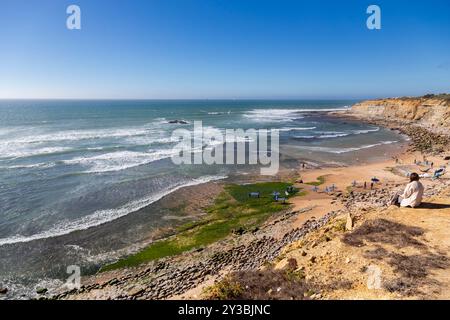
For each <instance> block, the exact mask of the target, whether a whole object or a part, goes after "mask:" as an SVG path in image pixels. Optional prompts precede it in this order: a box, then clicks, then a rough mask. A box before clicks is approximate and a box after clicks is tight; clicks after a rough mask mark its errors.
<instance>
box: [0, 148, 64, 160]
mask: <svg viewBox="0 0 450 320" xmlns="http://www.w3.org/2000/svg"><path fill="white" fill-rule="evenodd" d="M70 150H71V148H69V147H44V148H30V149H27V148H24V147H18V148H13V147H12V146H6V147H5V146H2V145H0V159H6V158H25V157H32V156H37V155H51V154H57V153H62V152H67V151H70Z"/></svg>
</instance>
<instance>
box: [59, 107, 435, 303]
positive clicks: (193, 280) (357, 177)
mask: <svg viewBox="0 0 450 320" xmlns="http://www.w3.org/2000/svg"><path fill="white" fill-rule="evenodd" d="M331 115H332V116H337V117H348V118H353V115H352V114H349V113H345V114H343V113H342V112H340V113H339V114H331ZM359 121H364V120H362V119H359ZM367 121H368V122H369V121H370V122H369V123H372V124H376V125H382V123H380V122H378V121H377V122H373V121H372V120H367ZM383 125H384V126H387V127H388V128H390V129H392V130H399V131H400V132H402V133H403V134H408V133H409V131H406V130H401V129H399V128H398V124H392V123H383ZM420 150H421V149H420V145H417V140H414V139H411V141H410V143H409V146H408V147H405V148H403V149H402V150H399V153H398V154H397V155H394V156H392V157H389V158H388V159H385V160H383V161H377V162H374V163H368V164H360V165H351V166H346V167H335V166H333V167H329V168H327V167H321V168H306V169H304V170H302V168H299V169H298V170H297V171H296V173H295V174H294V176H296V177H297V181H296V184H295V186H296V187H299V188H301V189H303V190H308V194H307V195H305V196H303V197H296V198H293V199H292V202H291V203H292V209H291V210H289V211H287V212H284V213H282V214H277V215H274V216H273V217H271V218H269V219H268V220H267V221H266V222H265V223H264V224H263V226H262V227H261V228H260V230H258V232H256V233H253V234H250V235H249V234H244V235H241V236H238V237H236V236H232V237H231V239H230V237H228V238H227V239H225V240H221V241H218V242H217V243H214V244H212V245H210V246H208V247H207V248H202V250H201V251H196V250H194V251H190V252H185V253H182V254H180V255H178V256H175V257H169V258H163V259H161V260H159V261H153V262H149V263H146V264H144V265H141V266H138V267H136V268H132V269H122V270H114V271H108V272H104V273H100V274H97V275H94V276H91V277H88V278H87V279H84V282H83V283H84V285H83V287H82V289H81V292H79V291H77V290H74V291H71V292H67V291H66V292H64V293H61V294H58V295H56V296H54V297H55V298H58V299H78V298H81V299H85V298H87V299H90V298H94V299H99V298H100V299H101V298H105V297H110V298H115V299H136V298H143V299H168V298H183V299H196V298H199V295H200V293H201V291H202V288H204V287H205V286H207V285H211V284H212V283H214V282H215V281H217V279H220V278H222V277H223V276H224V275H225V274H227V273H228V272H230V271H233V270H245V269H249V268H250V269H251V268H259V267H261V265H263V264H264V262H267V261H270V260H273V259H275V258H276V256H277V255H278V254H279V253H280V252H281V250H282V248H283V247H284V246H286V245H288V244H289V243H292V242H294V241H297V240H299V239H300V238H301V237H303V236H304V235H305V234H307V233H309V232H311V231H313V230H316V229H317V228H318V227H319V226H320V225H323V224H325V223H326V222H328V221H329V220H330V219H332V218H333V217H335V216H336V215H342V214H344V213H345V212H348V210H349V209H348V208H349V205H348V203H349V202H348V201H341V200H342V199H340V198H341V197H342V194H343V193H345V191H348V188H349V186H350V185H351V184H352V183H353V182H354V181H356V182H357V186H356V187H355V192H356V191H364V190H363V188H362V183H363V181H364V182H368V184H367V186H368V187H367V188H368V189H369V188H370V187H369V186H370V182H369V181H370V178H371V176H377V178H379V179H380V180H382V181H383V187H380V186H379V185H376V186H375V187H374V190H370V192H374V193H377V192H381V197H382V199H384V200H386V199H385V197H386V196H389V193H390V191H392V190H395V189H398V188H399V186H401V185H403V184H404V183H405V182H406V181H407V180H406V177H402V176H399V175H398V174H395V173H393V172H392V171H389V170H386V169H387V168H392V167H395V166H396V165H399V164H404V165H410V164H412V163H413V161H414V160H415V159H417V158H419V157H420V156H421V152H420ZM430 159H433V160H434V161H436V162H435V163H436V164H440V162H441V159H440V156H439V154H436V155H434V156H432V157H431V158H430ZM349 172H351V173H352V174H348V173H349ZM290 174H291V175H292V170H290ZM299 174H300V175H299ZM318 177H326V178H325V181H326V182H325V183H326V185H329V184H330V185H331V184H332V185H334V186H335V187H336V192H332V193H330V194H328V193H326V194H325V193H323V192H317V193H316V192H312V191H311V185H310V184H305V183H311V182H314V181H315V180H316V179H317V178H318ZM256 180H257V179H256ZM300 180H303V182H305V183H303V184H302V183H299V182H300ZM221 183H223V182H221ZM426 185H427V187H428V188H429V187H430V186H429V184H428V183H426ZM364 192H365V191H364ZM350 202H352V201H350ZM353 202H355V201H353ZM353 202H352V203H353ZM356 202H357V201H356ZM375 204H376V205H382V206H384V205H385V203H383V201H380V195H378V198H377V199H375ZM355 208H357V209H358V210H359V209H360V207H359V205H356V207H355ZM255 243H256V244H255ZM236 248H240V249H239V250H242V251H243V252H245V255H246V256H251V257H252V258H253V259H250V260H252V263H249V262H248V261H247V263H245V262H242V261H240V258H239V256H240V255H239V250H236ZM249 248H268V249H267V250H268V252H264V251H265V250H264V249H249ZM255 250H256V252H254V251H255ZM258 250H259V251H262V252H264V253H262V254H261V252H258ZM218 252H225V253H226V252H228V253H230V254H231V256H233V257H234V258H229V259H228V260H227V259H225V258H224V259H222V260H220V259H219V260H217V261H216V260H214V259H217V258H214V259H213V260H212V261H211V257H214V256H215V254H217V253H218ZM224 255H225V256H226V255H227V254H224ZM256 256H259V258H256ZM186 261H189V262H186ZM193 261H196V262H199V261H200V266H199V265H197V264H196V263H195V262H193ZM201 261H209V262H208V263H207V264H203V263H201ZM258 264H259V265H258ZM205 269H212V270H205ZM172 272H173V273H174V276H170V275H169V273H172ZM160 274H162V275H161V276H160ZM180 278H181V279H183V281H182V282H179V280H180ZM119 279H120V280H119ZM143 279H147V280H146V281H149V280H150V279H157V280H156V285H155V287H154V289H151V290H147V289H143V290H134V291H133V289H130V288H135V287H136V286H137V287H138V288H141V287H142V286H141V287H140V286H139V285H136V282H138V283H141V281H142V280H143ZM175 280H176V281H175ZM175 282H176V283H179V284H180V286H178V287H177V288H174V285H173V284H174V283H175ZM159 286H160V288H159ZM135 291H136V292H138V291H141V292H139V293H137V294H136V293H135ZM130 292H131V293H132V294H129V293H130ZM133 293H134V294H133Z"/></svg>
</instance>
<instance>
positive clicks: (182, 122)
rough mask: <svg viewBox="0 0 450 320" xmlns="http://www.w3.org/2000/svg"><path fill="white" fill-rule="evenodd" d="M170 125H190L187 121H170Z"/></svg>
mask: <svg viewBox="0 0 450 320" xmlns="http://www.w3.org/2000/svg"><path fill="white" fill-rule="evenodd" d="M168 123H170V124H189V122H187V121H185V120H169V121H168Z"/></svg>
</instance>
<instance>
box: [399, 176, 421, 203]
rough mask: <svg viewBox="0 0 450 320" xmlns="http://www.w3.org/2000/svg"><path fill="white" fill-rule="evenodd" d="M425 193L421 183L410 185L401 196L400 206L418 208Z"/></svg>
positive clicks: (411, 183) (415, 182) (416, 182)
mask: <svg viewBox="0 0 450 320" xmlns="http://www.w3.org/2000/svg"><path fill="white" fill-rule="evenodd" d="M423 191H424V188H423V185H422V183H420V182H419V181H413V182H410V183H408V185H407V186H406V188H405V191H403V194H402V195H401V196H400V197H401V198H402V201H401V202H400V206H402V207H408V206H410V207H412V208H415V207H418V206H419V205H420V204H421V203H422V198H423Z"/></svg>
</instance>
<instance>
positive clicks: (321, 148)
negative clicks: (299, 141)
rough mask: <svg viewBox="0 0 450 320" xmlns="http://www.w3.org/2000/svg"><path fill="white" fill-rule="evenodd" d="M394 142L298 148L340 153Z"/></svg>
mask: <svg viewBox="0 0 450 320" xmlns="http://www.w3.org/2000/svg"><path fill="white" fill-rule="evenodd" d="M396 142H398V141H381V142H380V143H374V144H368V145H363V146H359V147H349V148H332V147H314V146H299V148H301V149H304V150H311V151H318V152H326V153H334V154H341V153H347V152H354V151H358V150H363V149H370V148H373V147H378V146H382V145H388V144H392V143H396Z"/></svg>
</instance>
